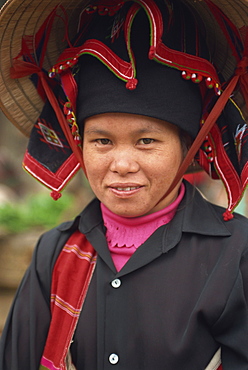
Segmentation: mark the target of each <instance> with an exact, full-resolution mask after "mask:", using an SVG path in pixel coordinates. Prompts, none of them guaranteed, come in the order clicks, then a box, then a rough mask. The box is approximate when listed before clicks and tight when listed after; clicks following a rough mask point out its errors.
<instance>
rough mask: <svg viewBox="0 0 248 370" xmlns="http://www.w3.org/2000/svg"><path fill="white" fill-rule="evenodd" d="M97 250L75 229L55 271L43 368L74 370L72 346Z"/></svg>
mask: <svg viewBox="0 0 248 370" xmlns="http://www.w3.org/2000/svg"><path fill="white" fill-rule="evenodd" d="M96 257H97V256H96V252H95V250H94V248H93V247H92V245H91V244H90V243H89V242H88V240H87V239H86V237H85V235H83V234H82V233H80V231H78V230H77V231H75V232H74V233H73V234H72V235H71V237H70V238H69V240H68V241H67V243H66V244H65V246H64V248H63V249H62V251H61V253H60V255H59V257H58V259H57V261H56V264H55V266H54V269H53V274H52V288H51V314H52V319H51V323H50V328H49V332H48V336H47V341H46V345H45V349H44V352H43V355H42V358H41V364H40V370H48V369H49V370H69V369H71V370H73V369H75V367H74V366H73V365H72V363H71V360H70V356H69V348H70V344H71V341H72V338H73V335H74V331H75V328H76V326H77V322H78V319H79V316H80V312H81V310H82V306H83V303H84V300H85V297H86V294H87V290H88V287H89V284H90V281H91V277H92V275H93V272H94V268H95V265H96Z"/></svg>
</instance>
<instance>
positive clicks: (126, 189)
mask: <svg viewBox="0 0 248 370" xmlns="http://www.w3.org/2000/svg"><path fill="white" fill-rule="evenodd" d="M141 188H143V186H142V185H133V184H130V185H129V184H128V185H127V184H125V185H124V184H123V185H122V184H113V185H110V186H109V189H110V190H111V191H112V192H113V193H114V194H116V195H119V196H125V195H133V194H135V193H137V192H138V191H139V190H140V189H141Z"/></svg>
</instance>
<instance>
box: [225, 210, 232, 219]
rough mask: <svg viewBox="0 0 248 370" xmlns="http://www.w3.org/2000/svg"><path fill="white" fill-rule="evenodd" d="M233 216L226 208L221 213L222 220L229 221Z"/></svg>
mask: <svg viewBox="0 0 248 370" xmlns="http://www.w3.org/2000/svg"><path fill="white" fill-rule="evenodd" d="M233 217H234V216H233V214H232V213H231V212H230V211H228V210H226V212H224V213H223V220H224V221H229V220H231V219H232V218H233Z"/></svg>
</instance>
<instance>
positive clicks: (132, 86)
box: [126, 78, 138, 90]
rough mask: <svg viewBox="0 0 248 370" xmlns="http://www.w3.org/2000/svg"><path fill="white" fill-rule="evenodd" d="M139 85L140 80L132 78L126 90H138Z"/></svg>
mask: <svg viewBox="0 0 248 370" xmlns="http://www.w3.org/2000/svg"><path fill="white" fill-rule="evenodd" d="M137 83H138V80H137V79H136V78H132V79H131V80H128V81H127V83H126V88H127V89H128V90H134V89H136V86H137Z"/></svg>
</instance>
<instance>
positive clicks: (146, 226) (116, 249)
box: [101, 184, 185, 271]
mask: <svg viewBox="0 0 248 370" xmlns="http://www.w3.org/2000/svg"><path fill="white" fill-rule="evenodd" d="M184 193H185V186H184V184H182V185H181V187H180V191H179V195H178V197H177V199H176V200H175V201H174V202H173V203H171V204H170V205H169V206H168V207H165V208H163V209H161V210H160V211H158V212H154V213H152V214H150V215H146V216H141V217H132V218H128V217H122V216H118V215H116V214H115V213H113V212H111V211H110V210H109V209H108V208H107V207H105V205H104V204H102V203H101V210H102V216H103V221H104V225H105V227H106V229H107V231H106V238H107V243H108V247H109V250H110V253H111V256H112V259H113V262H114V264H115V267H116V270H117V271H120V270H121V268H122V267H123V266H124V265H125V263H126V262H127V261H128V260H129V258H130V257H131V256H132V254H133V253H134V252H135V251H136V249H137V248H138V247H139V246H140V245H141V244H143V243H144V242H145V241H146V240H147V239H148V238H149V236H151V235H152V234H153V233H154V231H156V230H157V229H158V228H159V227H160V226H162V225H165V224H168V223H169V222H170V221H171V220H172V218H173V217H174V215H175V213H176V210H177V207H178V205H179V203H180V202H181V200H182V198H183V196H184Z"/></svg>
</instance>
